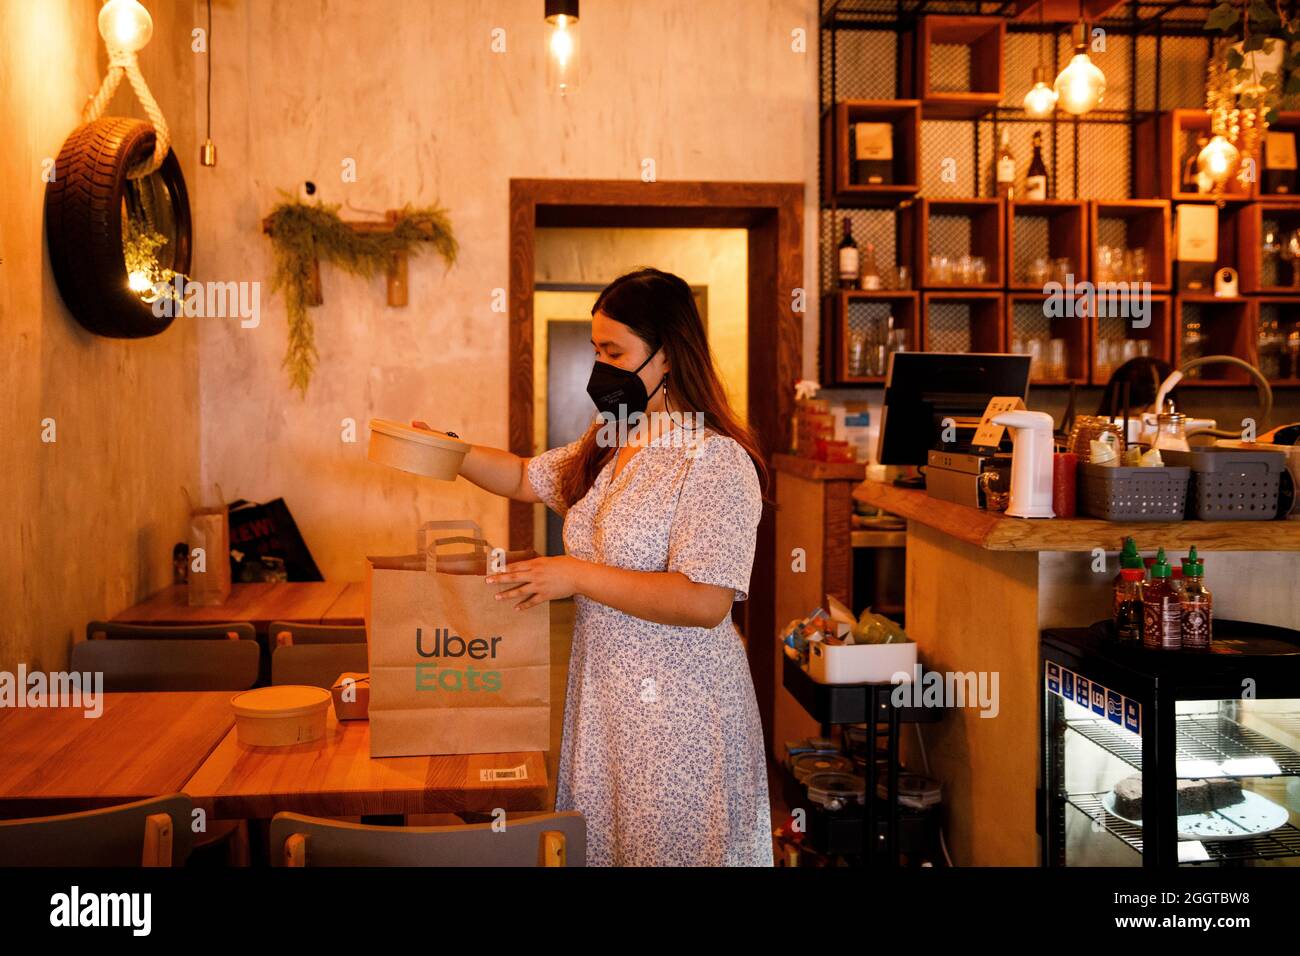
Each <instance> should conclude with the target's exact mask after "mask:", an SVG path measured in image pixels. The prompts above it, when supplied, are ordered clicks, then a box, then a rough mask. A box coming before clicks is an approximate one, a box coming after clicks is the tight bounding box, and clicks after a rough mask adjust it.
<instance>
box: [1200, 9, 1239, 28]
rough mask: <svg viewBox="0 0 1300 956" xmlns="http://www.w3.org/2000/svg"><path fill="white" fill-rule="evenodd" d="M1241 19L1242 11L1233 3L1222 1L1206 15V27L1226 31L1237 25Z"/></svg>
mask: <svg viewBox="0 0 1300 956" xmlns="http://www.w3.org/2000/svg"><path fill="white" fill-rule="evenodd" d="M1240 19H1241V11H1240V10H1238V9H1237V8H1236V7H1234V6H1233V5H1232V4H1231V3H1226V2H1225V3H1221V4H1219V5H1218V6H1217V7H1215V8H1214V9H1213V10H1211V11H1210V12H1209V14H1208V15H1207V16H1206V17H1205V29H1207V30H1218V31H1220V32H1222V33H1226V32H1227V31H1228V30H1230V29H1231V28H1232V27H1234V26H1236V25H1237V21H1238V20H1240Z"/></svg>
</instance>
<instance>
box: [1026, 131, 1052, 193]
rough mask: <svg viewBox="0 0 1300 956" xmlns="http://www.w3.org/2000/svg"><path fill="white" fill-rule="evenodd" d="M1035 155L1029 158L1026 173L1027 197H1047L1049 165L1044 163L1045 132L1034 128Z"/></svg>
mask: <svg viewBox="0 0 1300 956" xmlns="http://www.w3.org/2000/svg"><path fill="white" fill-rule="evenodd" d="M1033 143H1034V155H1033V158H1032V159H1030V160H1029V172H1028V173H1027V174H1026V175H1025V198H1026V199H1046V198H1047V166H1046V165H1044V163H1043V134H1042V133H1040V132H1039V131H1038V130H1034V139H1033Z"/></svg>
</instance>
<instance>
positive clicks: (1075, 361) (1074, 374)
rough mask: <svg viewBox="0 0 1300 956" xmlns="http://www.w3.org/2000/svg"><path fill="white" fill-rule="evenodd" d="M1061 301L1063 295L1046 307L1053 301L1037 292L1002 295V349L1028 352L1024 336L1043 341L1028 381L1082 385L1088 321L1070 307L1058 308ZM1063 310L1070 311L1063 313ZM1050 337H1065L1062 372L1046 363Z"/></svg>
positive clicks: (1087, 352)
mask: <svg viewBox="0 0 1300 956" xmlns="http://www.w3.org/2000/svg"><path fill="white" fill-rule="evenodd" d="M1062 303H1063V297H1059V296H1058V297H1057V298H1056V300H1055V302H1054V305H1055V306H1057V308H1049V305H1052V304H1053V303H1052V302H1051V301H1050V300H1049V296H1047V295H1044V294H1043V293H1041V292H1015V293H1012V294H1010V295H1008V296H1007V297H1006V333H1005V335H1006V350H1007V351H1008V352H1018V353H1020V354H1029V352H1028V348H1027V346H1028V339H1030V338H1040V339H1043V341H1044V348H1043V349H1042V351H1041V353H1040V354H1041V357H1040V363H1041V365H1040V367H1039V368H1034V369H1031V373H1030V384H1033V385H1069V384H1071V383H1076V384H1079V385H1084V384H1087V382H1088V366H1089V364H1090V359H1089V357H1090V354H1091V352H1090V349H1089V332H1090V323H1089V322H1088V320H1087V318H1086V317H1084V316H1079V315H1074V314H1073V313H1072V310H1066V309H1062V308H1059V306H1061V305H1062ZM1066 311H1070V312H1071V314H1068V315H1067V314H1064V313H1065V312H1066ZM1053 313H1059V314H1053ZM1017 339H1021V340H1024V343H1025V347H1022V348H1017V347H1016V342H1017ZM1052 339H1063V340H1064V341H1065V368H1064V370H1063V372H1064V374H1054V373H1053V370H1052V369H1051V368H1050V366H1049V363H1050V361H1051V357H1050V349H1049V348H1048V347H1047V342H1050V340H1052Z"/></svg>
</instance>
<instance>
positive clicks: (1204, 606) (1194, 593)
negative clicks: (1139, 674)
mask: <svg viewBox="0 0 1300 956" xmlns="http://www.w3.org/2000/svg"><path fill="white" fill-rule="evenodd" d="M1182 606H1183V623H1182V646H1183V650H1185V651H1196V652H1200V653H1204V652H1205V651H1208V650H1209V649H1210V642H1211V641H1212V640H1213V639H1214V595H1212V594H1211V593H1210V589H1209V588H1207V587H1206V586H1205V562H1204V561H1203V560H1201V559H1200V558H1198V557H1197V555H1196V548H1195V547H1193V548H1192V552H1191V554H1189V555H1188V556H1187V557H1186V558H1184V559H1183V591H1182Z"/></svg>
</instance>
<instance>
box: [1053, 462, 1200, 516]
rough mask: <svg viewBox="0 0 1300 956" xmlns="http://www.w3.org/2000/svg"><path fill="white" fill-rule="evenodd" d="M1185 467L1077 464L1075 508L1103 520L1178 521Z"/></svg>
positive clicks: (1183, 499) (1183, 501) (1184, 495)
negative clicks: (1077, 499) (1077, 503)
mask: <svg viewBox="0 0 1300 956" xmlns="http://www.w3.org/2000/svg"><path fill="white" fill-rule="evenodd" d="M1190 477H1191V471H1190V469H1188V468H1186V467H1176V468H1171V467H1168V466H1166V467H1164V468H1139V467H1136V466H1123V465H1116V466H1111V465H1092V464H1088V463H1086V462H1085V463H1081V464H1080V465H1079V475H1078V478H1079V511H1080V512H1081V513H1082V514H1085V515H1087V516H1088V517H1090V518H1101V519H1102V520H1103V521H1182V520H1183V512H1184V509H1185V507H1186V503H1187V483H1188V479H1189V478H1190Z"/></svg>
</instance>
